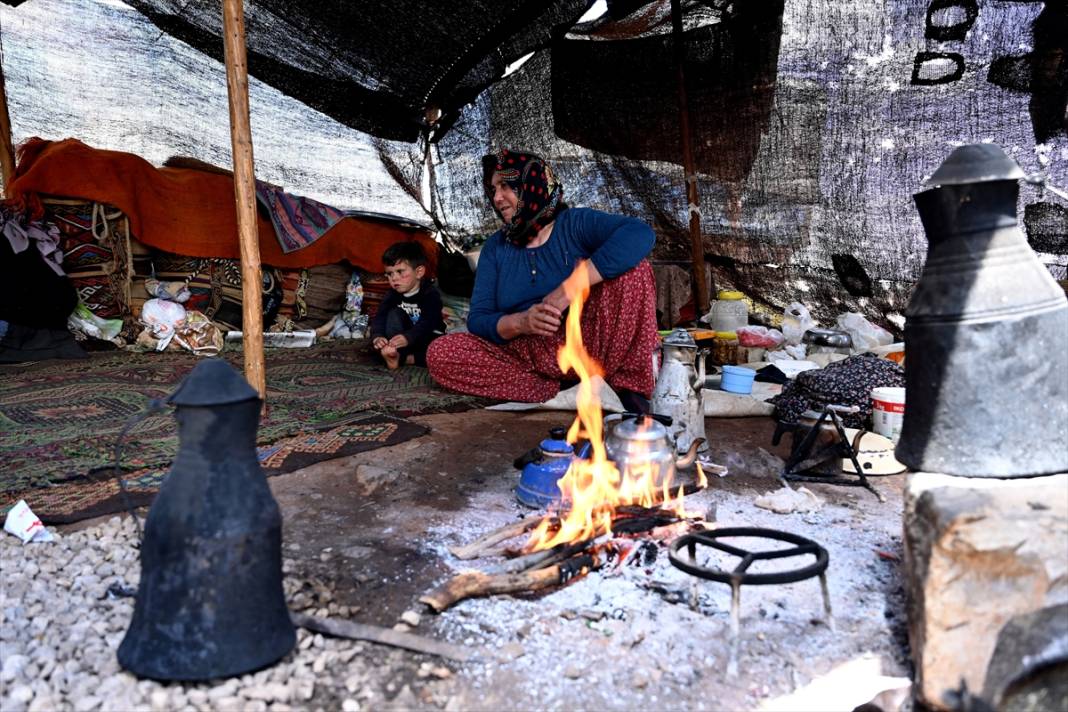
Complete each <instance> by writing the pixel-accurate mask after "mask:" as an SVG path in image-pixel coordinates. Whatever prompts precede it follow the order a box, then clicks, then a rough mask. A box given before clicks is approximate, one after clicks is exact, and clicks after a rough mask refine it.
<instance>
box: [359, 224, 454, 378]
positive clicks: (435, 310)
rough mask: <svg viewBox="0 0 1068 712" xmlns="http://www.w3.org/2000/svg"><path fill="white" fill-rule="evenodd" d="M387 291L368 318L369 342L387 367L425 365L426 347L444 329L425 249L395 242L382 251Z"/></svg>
mask: <svg viewBox="0 0 1068 712" xmlns="http://www.w3.org/2000/svg"><path fill="white" fill-rule="evenodd" d="M382 264H383V265H385V268H386V277H387V278H388V279H389V286H390V288H391V289H390V292H389V294H388V295H386V298H385V299H383V300H382V304H381V306H379V307H378V311H377V312H376V313H375V318H374V320H373V321H372V322H371V345H372V346H373V347H374V348H375V350H376V351H378V352H379V353H380V354H381V355H382V359H383V360H384V361H385V362H386V366H388V367H389V368H390V370H392V369H395V368H398V367H400V366H401V365H402V364H415V365H418V366H425V365H426V347H427V346H428V345H429V344H430V342H431V341H433V340H434V339H436V338H437V337H439V336H441V335H442V334H444V333H445V321H444V320H443V319H442V317H441V294H439V293H438V290H437V289H436V288H435V287H434V285H432V284H431V283H430V281H429V280H426V281H424V279H423V278H424V277H425V276H426V253H424V252H423V247H422V245H420V244H419V243H418V242H397V243H394V244H392V245H390V246H389V248H388V249H387V250H386V251H385V252H384V253H383V254H382Z"/></svg>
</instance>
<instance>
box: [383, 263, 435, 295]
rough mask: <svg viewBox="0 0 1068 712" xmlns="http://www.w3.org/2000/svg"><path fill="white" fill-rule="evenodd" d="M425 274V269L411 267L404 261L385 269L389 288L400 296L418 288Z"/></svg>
mask: <svg viewBox="0 0 1068 712" xmlns="http://www.w3.org/2000/svg"><path fill="white" fill-rule="evenodd" d="M425 274H426V267H422V266H420V267H412V266H411V265H410V264H408V262H406V261H405V260H401V261H400V262H398V263H396V264H392V265H389V266H387V267H386V278H387V279H388V280H389V286H390V287H391V288H392V289H394V290H395V291H398V292H400V293H401V294H407V293H408V292H410V291H412V290H413V289H415V288H416V287H418V286H419V282H420V281H421V280H422V279H423V275H425Z"/></svg>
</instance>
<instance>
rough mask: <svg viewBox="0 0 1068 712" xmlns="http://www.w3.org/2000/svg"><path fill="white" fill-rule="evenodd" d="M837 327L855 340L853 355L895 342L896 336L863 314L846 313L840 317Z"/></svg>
mask: <svg viewBox="0 0 1068 712" xmlns="http://www.w3.org/2000/svg"><path fill="white" fill-rule="evenodd" d="M837 327H838V328H839V329H840V330H842V331H846V332H848V333H849V336H850V337H851V338H852V339H853V353H855V354H860V353H864V352H865V351H870V350H872V349H874V348H876V347H879V346H886V345H887V344H891V343H893V341H894V335H893V334H891V333H890V332H889V331H887V330H886V329H884V328H883V327H881V326H879V325H878V324H872V323H871V322H870V321H868V320H867V319H865V318H864V315H863V314H857V313H856V312H846V313H845V314H839V315H838V322H837Z"/></svg>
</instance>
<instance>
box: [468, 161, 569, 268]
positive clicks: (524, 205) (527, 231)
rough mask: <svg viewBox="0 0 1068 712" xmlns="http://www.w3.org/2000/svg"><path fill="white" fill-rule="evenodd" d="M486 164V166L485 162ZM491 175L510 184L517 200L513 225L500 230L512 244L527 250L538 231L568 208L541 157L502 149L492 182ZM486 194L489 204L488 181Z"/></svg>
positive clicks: (559, 187) (493, 172)
mask: <svg viewBox="0 0 1068 712" xmlns="http://www.w3.org/2000/svg"><path fill="white" fill-rule="evenodd" d="M487 158H491V157H487ZM486 165H487V167H488V166H489V161H488V160H487V161H486ZM494 176H496V177H498V178H499V179H500V181H501V182H502V183H506V184H507V185H509V186H510V187H511V188H512V190H513V191H515V194H516V197H517V198H519V203H518V204H517V205H516V212H515V215H514V216H513V217H512V222H510V223H508V224H506V225H505V226H504V228H503V232H504V236H505V238H507V239H508V241H509V242H511V243H512V244H514V245H518V246H519V247H526V246H527V244H529V243H530V241H531V240H533V239H534V238H535V237H536V236H537V234H538V231H539V230H541V229H542V228H543V227H545V226H546V225H548V224H549V223H551V222H552V221H553V220H555V219H556V216H557V215H559V214H560V213H561V212H562V211H563V210H565V209H566V208H567V205H566V204H565V203H564V200H563V198H564V186H563V184H562V183H560V181H559V180H558V179H557V178H556V174H554V173H553V170H552V168H550V167H549V164H547V163H546V162H545V160H544V159H542V158H541V157H540V156H535V155H534V154H533V153H527V152H525V151H509V150H508V149H506V148H505V149H501V151H500V152H499V153H498V154H497V155H496V157H495V161H494V162H493V171H492V173H490V176H489V177H490V179H492V178H493V177H494ZM486 191H487V193H488V195H489V197H490V201H491V202H492V200H493V187H492V186H491V185H490V184H489V181H487V186H486ZM494 209H496V208H494ZM498 214H499V213H498Z"/></svg>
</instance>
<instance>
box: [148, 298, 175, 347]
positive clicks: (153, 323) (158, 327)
mask: <svg viewBox="0 0 1068 712" xmlns="http://www.w3.org/2000/svg"><path fill="white" fill-rule="evenodd" d="M184 322H185V307H183V306H182V305H181V304H179V303H177V302H172V301H169V300H166V299H149V300H148V301H147V302H145V305H144V306H143V307H141V323H142V324H144V325H145V326H147V327H148V328H149V330H150V331H151V332H152V336H154V337H155V338H157V339H159V343H157V344H156V350H157V351H163V350H164V349H165V348H167V346H168V345H169V344H170V343H171V339H173V338H174V329H175V327H177V326H179V325H180V324H182V323H184Z"/></svg>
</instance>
